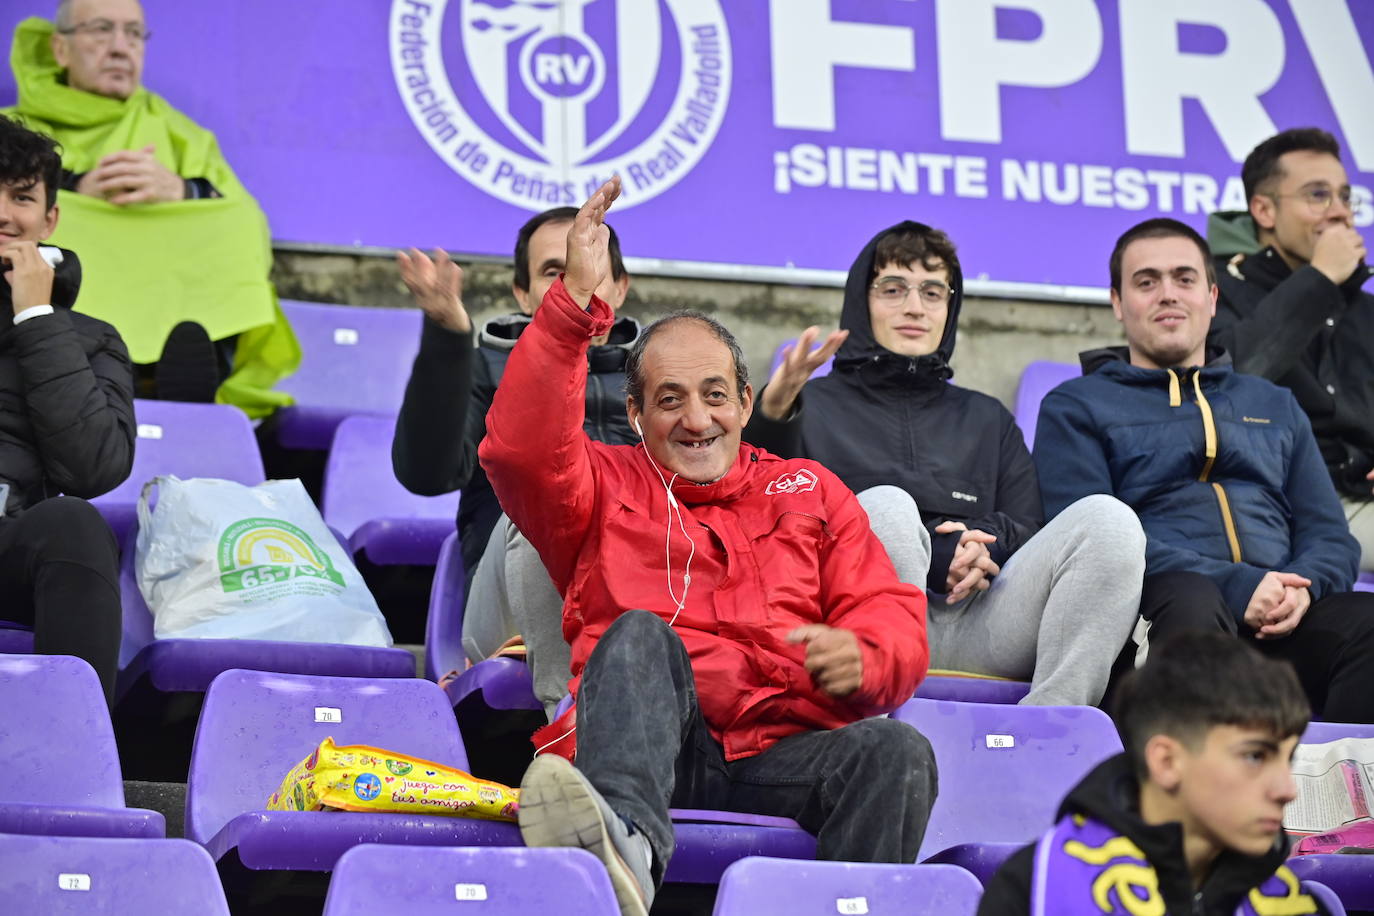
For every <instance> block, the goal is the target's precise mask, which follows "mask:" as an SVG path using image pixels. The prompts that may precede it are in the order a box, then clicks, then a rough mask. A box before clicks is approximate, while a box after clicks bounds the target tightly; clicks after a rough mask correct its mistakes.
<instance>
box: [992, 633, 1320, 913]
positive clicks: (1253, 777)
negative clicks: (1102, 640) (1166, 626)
mask: <svg viewBox="0 0 1374 916" xmlns="http://www.w3.org/2000/svg"><path fill="white" fill-rule="evenodd" d="M1116 699H1117V703H1116V721H1117V727H1118V728H1119V729H1120V730H1121V734H1122V738H1123V743H1124V744H1125V747H1126V750H1125V753H1122V754H1118V755H1116V756H1114V757H1111V758H1109V759H1107V760H1105V761H1103V762H1102V763H1100V764H1098V766H1097V767H1096V768H1095V769H1094V770H1093V771H1092V772H1091V773H1089V774H1088V775H1087V776H1086V777H1085V778H1084V779H1083V781H1082V782H1080V783H1079V784H1078V785H1077V786H1076V787H1075V788H1074V789H1073V790H1072V791H1071V792H1069V794H1068V797H1067V798H1065V799H1064V802H1063V804H1062V805H1060V807H1059V821H1058V823H1057V824H1056V825H1055V826H1054V827H1053V828H1052V829H1050V830H1049V831H1048V832H1046V833H1045V834H1044V835H1043V836H1042V837H1041V838H1040V840H1039V841H1037V842H1035V843H1033V844H1031V845H1030V846H1027V847H1025V848H1024V849H1022V850H1020V851H1019V852H1017V853H1016V854H1014V855H1013V856H1012V857H1011V858H1010V859H1008V860H1007V862H1006V864H1004V865H1003V866H1002V868H1001V869H1000V870H999V871H998V872H997V874H996V875H994V876H993V878H992V880H991V881H989V882H988V886H987V890H986V891H985V893H984V894H983V899H982V903H981V904H980V906H979V908H978V913H979V916H1019V914H1034V916H1040V914H1048V913H1054V914H1066V916H1076V914H1080V913H1081V914H1089V913H1092V914H1096V916H1102V914H1107V913H1121V914H1127V913H1154V914H1168V913H1173V914H1178V916H1182V914H1193V916H1213V914H1215V916H1231V914H1250V916H1258V914H1266V913H1284V914H1289V916H1302V914H1307V913H1325V912H1326V910H1325V909H1324V908H1322V907H1321V905H1320V904H1318V903H1317V901H1316V900H1315V899H1314V898H1313V897H1312V896H1310V895H1308V894H1305V893H1303V892H1302V889H1301V888H1300V887H1299V884H1298V879H1297V877H1296V876H1295V875H1294V874H1293V873H1292V871H1290V870H1289V869H1288V868H1287V867H1286V866H1285V865H1284V864H1283V862H1284V859H1286V858H1287V856H1288V838H1287V836H1286V835H1285V834H1284V833H1283V809H1284V806H1285V805H1286V804H1287V803H1288V802H1290V801H1292V800H1293V799H1294V798H1295V797H1296V795H1297V786H1296V785H1295V783H1294V781H1293V775H1292V772H1291V766H1292V758H1293V751H1294V749H1295V748H1296V747H1297V745H1298V737H1299V736H1300V735H1301V734H1302V732H1303V729H1305V728H1306V727H1307V719H1308V712H1309V711H1308V706H1307V700H1306V699H1305V698H1304V697H1303V692H1302V687H1301V686H1300V685H1299V684H1298V679H1297V676H1296V675H1295V674H1294V673H1293V669H1292V668H1291V667H1290V666H1289V665H1288V664H1287V663H1286V662H1279V661H1273V660H1270V659H1266V658H1264V657H1263V656H1261V655H1260V654H1259V653H1258V652H1256V651H1254V650H1253V649H1251V648H1250V647H1249V646H1247V645H1245V644H1244V643H1242V642H1239V641H1237V640H1235V639H1231V638H1228V637H1226V636H1223V635H1220V634H1208V635H1205V636H1194V637H1192V638H1189V639H1182V640H1175V641H1173V642H1172V643H1170V644H1169V645H1168V646H1167V647H1166V651H1163V652H1159V653H1152V654H1151V655H1150V658H1149V660H1148V661H1147V662H1146V663H1145V665H1144V666H1143V667H1141V668H1139V669H1137V670H1136V671H1134V672H1132V673H1131V675H1130V676H1129V677H1128V678H1127V680H1126V681H1125V682H1124V683H1123V685H1122V688H1121V690H1120V692H1119V693H1118V694H1117V698H1116Z"/></svg>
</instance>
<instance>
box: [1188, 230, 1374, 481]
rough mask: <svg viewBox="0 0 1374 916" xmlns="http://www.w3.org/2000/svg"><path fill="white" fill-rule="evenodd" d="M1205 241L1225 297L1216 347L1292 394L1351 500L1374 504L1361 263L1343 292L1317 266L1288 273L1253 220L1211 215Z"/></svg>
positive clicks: (1371, 379)
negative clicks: (1258, 233)
mask: <svg viewBox="0 0 1374 916" xmlns="http://www.w3.org/2000/svg"><path fill="white" fill-rule="evenodd" d="M1207 238H1208V242H1209V244H1210V245H1211V248H1212V254H1213V255H1214V256H1215V258H1216V273H1217V285H1218V286H1219V287H1220V288H1221V297H1220V299H1219V300H1218V301H1217V315H1216V318H1215V319H1213V321H1212V331H1211V334H1210V335H1209V337H1208V340H1209V342H1210V343H1212V344H1214V345H1216V346H1220V347H1222V348H1224V349H1225V350H1226V351H1227V352H1228V353H1230V354H1231V358H1232V359H1233V360H1234V361H1235V366H1236V371H1237V372H1245V373H1248V374H1250V375H1258V376H1261V377H1262V378H1267V379H1269V380H1270V381H1272V382H1276V383H1277V384H1280V385H1283V386H1284V387H1285V388H1288V389H1289V390H1290V391H1292V392H1293V396H1294V397H1296V398H1297V399H1298V403H1299V404H1300V405H1301V406H1302V409H1303V411H1304V412H1305V413H1306V414H1307V416H1308V418H1309V419H1311V421H1312V432H1313V433H1314V434H1315V435H1316V437H1317V445H1318V446H1319V447H1320V448H1321V453H1322V459H1323V461H1324V462H1325V463H1326V467H1327V471H1328V472H1329V473H1330V474H1331V478H1332V480H1333V482H1334V483H1335V484H1336V488H1337V489H1338V490H1340V491H1341V492H1342V494H1343V495H1345V496H1347V497H1355V498H1363V499H1369V498H1370V487H1371V486H1372V485H1371V484H1370V482H1369V481H1367V480H1366V479H1365V475H1366V474H1368V473H1369V471H1370V469H1371V468H1374V296H1371V295H1370V294H1369V293H1366V292H1364V291H1363V289H1362V288H1361V287H1362V286H1363V285H1364V283H1365V282H1366V281H1367V280H1368V279H1369V277H1370V273H1371V272H1370V269H1369V268H1368V267H1367V266H1365V265H1364V264H1361V265H1360V266H1359V267H1357V268H1356V269H1355V272H1354V273H1353V274H1351V276H1350V277H1349V279H1347V280H1346V281H1345V282H1344V283H1342V284H1341V285H1340V286H1337V285H1336V284H1335V283H1332V282H1331V281H1330V280H1329V279H1328V278H1327V277H1326V275H1325V274H1323V273H1322V272H1321V271H1319V270H1317V269H1316V268H1315V267H1312V266H1311V265H1310V264H1309V265H1304V266H1302V267H1299V268H1298V269H1297V270H1293V269H1291V268H1290V267H1289V266H1288V264H1287V263H1286V262H1285V261H1284V260H1283V258H1282V257H1280V256H1279V254H1278V252H1277V251H1275V250H1274V248H1273V247H1272V246H1271V247H1262V246H1261V245H1260V244H1259V242H1258V241H1257V239H1256V234H1255V224H1254V221H1253V220H1252V219H1251V218H1250V215H1249V214H1247V213H1240V212H1232V213H1214V214H1212V216H1211V219H1210V220H1209V222H1208V226H1207Z"/></svg>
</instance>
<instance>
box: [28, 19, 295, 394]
mask: <svg viewBox="0 0 1374 916" xmlns="http://www.w3.org/2000/svg"><path fill="white" fill-rule="evenodd" d="M148 35H149V33H148V28H147V25H146V23H145V21H144V17H143V10H142V8H141V7H140V5H139V3H138V0H62V2H60V3H59V4H58V8H57V16H56V23H55V24H54V23H51V22H48V21H46V20H43V19H38V18H31V19H27V20H25V21H24V22H22V23H20V25H19V27H18V29H17V30H16V31H15V35H14V44H13V48H12V50H11V55H10V63H11V66H12V67H13V70H14V77H15V83H16V85H17V86H18V90H19V98H18V104H16V105H15V106H14V107H13V108H11V109H8V110H7V113H9V114H11V115H12V116H16V117H18V118H20V119H21V120H22V121H23V122H24V123H25V124H26V125H27V126H29V127H30V128H32V129H34V130H38V131H41V132H43V133H46V134H49V135H51V136H52V137H54V138H55V139H56V140H57V141H58V142H59V143H61V144H62V148H63V155H62V165H63V168H64V176H63V178H64V181H63V185H64V187H63V191H62V193H61V195H60V198H61V207H62V228H61V229H60V230H59V232H58V234H56V235H54V237H53V242H54V243H55V244H58V245H61V246H63V247H65V248H70V249H72V250H75V251H77V252H78V253H79V254H80V255H81V260H82V263H83V265H84V268H85V275H86V279H85V282H84V284H83V287H82V296H81V310H82V311H84V312H86V313H88V314H90V315H93V316H95V317H97V318H101V319H104V320H105V321H108V322H110V323H111V324H113V325H114V326H115V327H117V328H118V329H119V332H120V334H121V335H122V336H123V338H124V340H125V342H126V343H127V344H128V347H129V355H130V356H131V357H132V359H133V361H134V362H135V363H136V364H144V365H145V366H150V364H156V366H155V367H151V368H147V369H145V370H144V371H143V376H144V382H145V383H146V385H147V386H148V389H147V390H146V391H145V394H151V395H154V396H159V397H164V398H168V399H174V400H209V399H210V398H211V397H214V398H215V399H216V400H218V401H220V402H222V403H230V404H236V405H238V406H239V407H241V408H243V409H244V410H245V411H247V412H248V414H249V415H250V416H254V417H261V416H266V415H267V414H269V413H271V412H272V411H273V410H274V409H276V408H277V407H279V406H282V405H284V404H288V403H290V398H289V396H287V395H285V394H284V393H282V392H277V391H272V390H270V389H271V388H272V386H273V384H275V383H276V382H277V381H278V380H279V379H280V378H282V377H283V376H285V375H286V374H288V373H289V372H291V371H292V370H293V369H295V368H296V366H297V365H298V364H299V362H300V347H299V345H298V344H297V342H296V339H295V336H294V335H293V334H292V332H291V327H290V325H289V324H287V322H286V318H285V316H284V315H283V314H282V311H281V308H280V306H278V304H277V297H276V293H275V291H274V290H273V288H272V285H271V283H270V281H269V279H268V272H269V270H270V268H271V258H272V254H271V243H270V237H269V235H268V231H267V221H266V219H265V217H264V216H263V213H262V211H261V210H260V209H259V208H258V205H257V202H256V201H255V200H253V198H252V196H250V195H249V194H248V192H247V191H246V190H245V189H244V187H243V185H241V184H239V181H238V179H237V178H236V177H235V176H234V173H233V171H232V170H231V169H230V168H229V165H228V163H227V162H225V160H224V157H223V155H221V153H220V150H219V144H218V143H216V141H215V138H214V135H213V134H211V133H210V132H209V131H207V130H205V129H203V128H201V127H199V126H198V125H196V124H195V123H194V122H192V121H191V120H190V119H189V118H188V117H186V116H185V115H183V114H182V113H181V112H179V111H177V110H176V109H174V108H173V107H172V106H171V105H169V104H168V103H167V101H166V100H165V99H163V98H162V97H161V96H158V95H155V94H154V93H151V92H149V91H148V90H147V89H144V88H143V87H142V86H141V85H140V77H141V75H142V71H143V55H144V48H145V43H146V41H147V38H148ZM212 342H213V343H212ZM216 387H217V388H218V390H217V391H216Z"/></svg>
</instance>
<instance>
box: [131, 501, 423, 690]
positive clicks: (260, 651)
mask: <svg viewBox="0 0 1374 916" xmlns="http://www.w3.org/2000/svg"><path fill="white" fill-rule="evenodd" d="M137 533H138V532H137V528H136V527H135V529H134V530H132V531H130V533H129V536H128V539H127V541H126V543H125V547H124V553H123V556H122V557H121V559H120V568H119V592H120V603H121V604H122V606H123V613H124V623H123V634H122V638H121V641H120V646H119V681H118V685H117V693H118V695H119V696H123V695H124V694H125V693H127V692H128V691H129V689H130V688H131V687H133V685H134V684H135V683H136V682H137V681H138V679H139V678H141V677H143V676H145V675H146V676H147V678H148V680H149V683H151V684H152V686H153V687H154V688H155V689H157V690H160V691H163V692H172V691H191V692H196V693H200V692H203V691H204V690H205V689H206V688H208V687H209V686H210V682H211V681H213V680H214V679H215V677H216V676H217V675H219V674H220V673H221V672H223V671H228V670H229V669H231V668H248V669H252V670H254V671H280V672H287V673H291V674H317V675H337V676H349V677H397V678H411V677H414V676H415V656H414V655H412V654H411V653H410V652H408V651H406V650H405V649H397V648H394V647H392V648H385V647H381V646H349V645H343V644H335V643H316V642H285V641H280V640H267V639H196V638H188V639H177V638H172V639H155V638H154V637H153V615H152V612H151V611H150V610H149V609H148V604H147V602H145V601H144V600H143V593H142V592H141V591H140V590H139V588H138V578H137V577H136V576H135V574H134V549H133V545H134V539H135V537H136V536H137ZM335 537H338V532H335ZM339 543H340V544H342V543H344V542H343V539H342V538H339Z"/></svg>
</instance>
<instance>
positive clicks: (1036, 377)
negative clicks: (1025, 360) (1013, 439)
mask: <svg viewBox="0 0 1374 916" xmlns="http://www.w3.org/2000/svg"><path fill="white" fill-rule="evenodd" d="M1082 374H1083V373H1082V370H1080V369H1079V368H1078V367H1077V366H1075V365H1073V364H1072V363H1051V362H1046V361H1044V360H1036V361H1035V362H1033V363H1031V364H1030V365H1028V366H1026V368H1025V371H1024V372H1022V373H1021V384H1020V385H1018V386H1016V409H1015V410H1013V411H1012V414H1013V415H1014V416H1015V417H1016V425H1017V426H1019V427H1021V434H1022V435H1024V436H1025V437H1026V448H1033V447H1034V446H1035V423H1036V421H1037V420H1038V419H1039V418H1040V402H1041V401H1043V400H1044V399H1045V395H1047V394H1049V393H1050V391H1051V390H1052V389H1053V388H1055V387H1056V386H1058V385H1059V383H1060V382H1066V381H1068V380H1069V379H1071V378H1077V377H1078V376H1079V375H1082Z"/></svg>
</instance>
